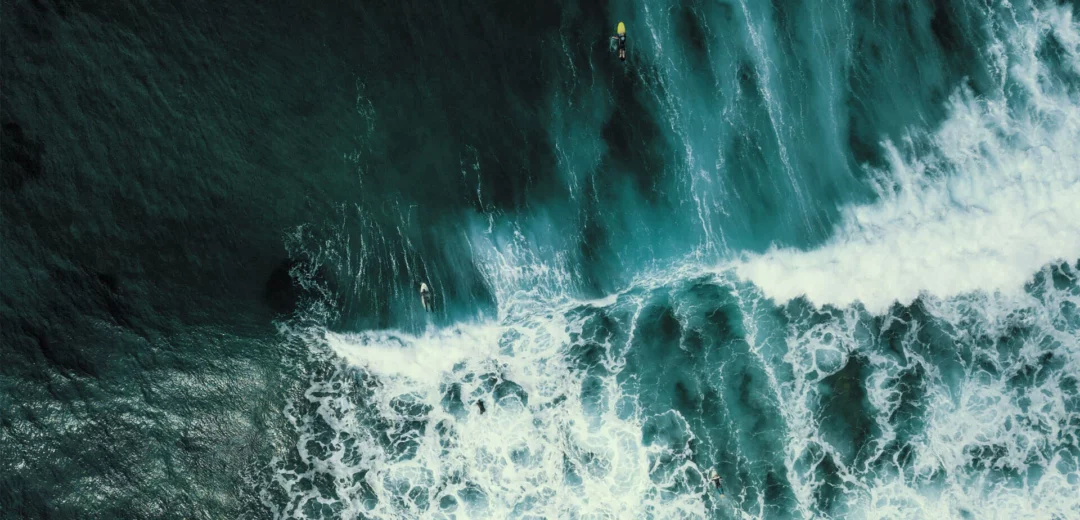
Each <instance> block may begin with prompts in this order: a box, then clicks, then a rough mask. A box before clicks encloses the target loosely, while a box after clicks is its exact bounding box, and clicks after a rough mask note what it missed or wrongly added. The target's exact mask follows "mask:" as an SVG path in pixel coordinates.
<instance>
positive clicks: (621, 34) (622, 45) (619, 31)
mask: <svg viewBox="0 0 1080 520" xmlns="http://www.w3.org/2000/svg"><path fill="white" fill-rule="evenodd" d="M615 33H616V34H615V36H612V37H611V39H612V40H615V41H616V42H617V43H618V44H619V59H620V60H622V61H626V25H624V24H623V23H622V22H619V27H618V28H616V29H615Z"/></svg>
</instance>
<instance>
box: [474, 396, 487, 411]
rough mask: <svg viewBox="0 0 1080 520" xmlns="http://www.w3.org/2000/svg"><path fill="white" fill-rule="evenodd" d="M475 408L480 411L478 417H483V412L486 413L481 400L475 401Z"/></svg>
mask: <svg viewBox="0 0 1080 520" xmlns="http://www.w3.org/2000/svg"><path fill="white" fill-rule="evenodd" d="M476 407H477V408H479V409H480V415H484V412H486V411H487V408H485V407H484V400H483V399H480V400H478V401H476Z"/></svg>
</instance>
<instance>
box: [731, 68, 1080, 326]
mask: <svg viewBox="0 0 1080 520" xmlns="http://www.w3.org/2000/svg"><path fill="white" fill-rule="evenodd" d="M1031 97H1032V99H1030V100H1028V101H1027V102H1028V103H1030V104H1031V108H1029V109H1027V110H1025V111H1022V112H1021V113H1019V114H1016V113H1013V114H1010V111H1013V112H1015V108H1014V107H1012V106H1011V103H1010V102H1008V101H1007V100H1005V99H1003V98H1002V99H997V100H980V99H975V98H974V97H973V96H972V94H971V93H970V92H969V91H967V89H961V90H960V91H958V92H957V93H956V94H954V95H953V96H952V98H951V99H950V103H949V104H950V117H949V119H948V120H947V121H946V122H945V123H944V125H943V126H942V127H941V128H940V129H939V130H938V131H937V132H935V133H934V134H933V135H930V136H927V139H928V141H929V142H930V143H931V144H932V147H933V151H931V152H930V153H927V154H923V155H922V156H916V155H915V154H904V153H901V151H900V150H899V149H898V148H897V147H896V146H895V145H893V144H891V143H886V145H885V147H886V150H887V153H888V159H889V167H888V171H887V172H877V173H878V175H877V177H878V184H877V186H876V188H877V191H878V195H879V200H878V202H876V203H874V204H870V205H864V206H855V207H850V208H847V209H846V210H845V211H844V216H843V221H842V222H841V224H840V225H839V226H838V228H837V230H836V232H835V234H834V235H833V237H832V239H830V241H829V242H827V243H826V244H825V245H823V246H821V247H819V248H817V249H814V250H811V251H797V250H792V249H784V248H773V249H770V250H769V251H768V252H766V253H764V254H761V255H748V256H746V257H744V258H743V259H741V260H740V261H738V262H736V264H735V269H736V272H737V273H738V275H739V276H740V277H741V278H744V279H747V280H749V281H752V282H753V283H754V284H756V285H757V286H759V287H761V289H762V290H763V291H764V292H765V293H766V294H767V295H768V296H770V297H772V298H774V299H776V300H779V301H788V300H791V299H794V298H797V297H800V296H805V297H806V298H807V299H809V300H810V301H811V302H813V303H815V304H818V305H824V304H832V305H839V306H845V305H850V304H853V303H855V302H861V303H862V304H863V305H864V306H866V308H867V310H869V311H871V312H875V313H883V312H885V311H886V310H887V309H888V307H889V306H890V305H892V304H893V303H894V302H899V303H901V304H908V303H911V302H912V301H913V300H915V299H916V298H917V297H919V296H920V295H922V294H928V295H932V296H935V297H939V298H947V297H951V296H957V295H961V294H967V293H973V292H978V291H985V292H987V293H1003V294H1019V293H1020V292H1022V291H1023V288H1024V285H1025V283H1026V282H1028V281H1029V280H1030V278H1031V275H1032V273H1034V272H1036V271H1038V270H1039V269H1040V268H1041V267H1042V266H1044V265H1046V264H1048V263H1052V262H1056V261H1062V260H1064V261H1069V262H1071V261H1073V260H1075V259H1077V258H1080V152H1078V150H1077V147H1076V143H1077V142H1080V107H1078V106H1076V105H1075V104H1073V103H1071V102H1070V101H1069V100H1068V98H1067V96H1060V97H1059V98H1056V97H1054V96H1050V95H1047V94H1046V93H1043V92H1033V93H1032V96H1031ZM906 144H907V145H909V146H908V147H909V148H914V141H913V140H912V139H909V140H908V141H907V143H906Z"/></svg>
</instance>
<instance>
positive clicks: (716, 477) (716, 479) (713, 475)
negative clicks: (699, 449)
mask: <svg viewBox="0 0 1080 520" xmlns="http://www.w3.org/2000/svg"><path fill="white" fill-rule="evenodd" d="M709 482H711V483H712V485H714V486H716V490H717V491H719V492H720V498H724V479H722V478H720V474H719V473H717V472H716V468H713V469H712V470H711V471H710V472H709Z"/></svg>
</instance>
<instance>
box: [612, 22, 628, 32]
mask: <svg viewBox="0 0 1080 520" xmlns="http://www.w3.org/2000/svg"><path fill="white" fill-rule="evenodd" d="M615 32H616V33H617V34H619V35H623V34H626V25H625V24H623V23H622V22H619V28H618V29H615Z"/></svg>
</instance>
